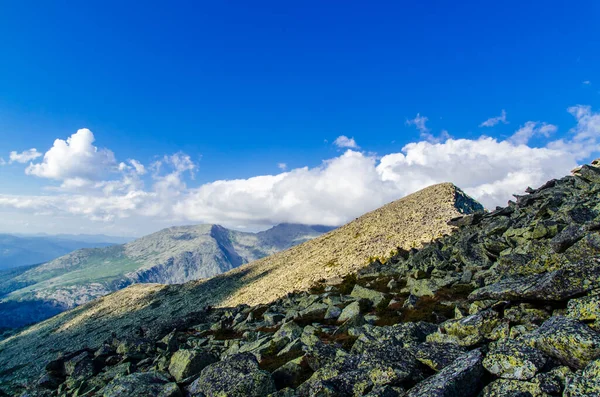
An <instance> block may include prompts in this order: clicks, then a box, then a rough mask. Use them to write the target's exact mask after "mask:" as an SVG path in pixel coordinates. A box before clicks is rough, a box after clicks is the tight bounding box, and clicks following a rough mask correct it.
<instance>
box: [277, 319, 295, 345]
mask: <svg viewBox="0 0 600 397" xmlns="http://www.w3.org/2000/svg"><path fill="white" fill-rule="evenodd" d="M301 335H302V328H300V326H299V325H298V324H296V323H295V322H287V323H285V324H283V325H282V326H281V328H279V329H278V330H277V332H275V334H274V335H273V340H275V341H279V340H285V341H286V342H287V343H289V342H291V341H293V340H295V339H297V338H299V337H300V336H301Z"/></svg>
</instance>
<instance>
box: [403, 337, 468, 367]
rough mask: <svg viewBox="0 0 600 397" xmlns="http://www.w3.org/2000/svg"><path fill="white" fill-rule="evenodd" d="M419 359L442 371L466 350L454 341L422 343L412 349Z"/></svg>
mask: <svg viewBox="0 0 600 397" xmlns="http://www.w3.org/2000/svg"><path fill="white" fill-rule="evenodd" d="M412 352H413V354H414V355H415V357H416V358H417V360H418V361H420V362H421V363H423V364H425V365H427V366H428V367H429V368H431V369H433V370H436V371H440V370H442V369H444V368H446V367H447V366H448V365H450V364H452V363H454V361H456V359H458V358H459V357H460V356H462V355H463V354H465V352H466V350H465V349H464V348H462V347H460V346H458V345H455V344H453V343H429V342H425V343H421V344H420V345H419V346H417V347H416V348H414V349H412Z"/></svg>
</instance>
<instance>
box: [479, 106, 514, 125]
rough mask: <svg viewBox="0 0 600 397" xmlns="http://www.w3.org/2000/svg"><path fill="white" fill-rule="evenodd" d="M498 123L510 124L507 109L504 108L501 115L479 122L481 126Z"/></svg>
mask: <svg viewBox="0 0 600 397" xmlns="http://www.w3.org/2000/svg"><path fill="white" fill-rule="evenodd" d="M498 123H504V124H508V121H506V111H505V110H504V109H502V113H501V114H500V116H497V117H491V118H489V119H487V120H486V121H484V122H483V123H481V124H479V126H480V127H493V126H495V125H496V124H498Z"/></svg>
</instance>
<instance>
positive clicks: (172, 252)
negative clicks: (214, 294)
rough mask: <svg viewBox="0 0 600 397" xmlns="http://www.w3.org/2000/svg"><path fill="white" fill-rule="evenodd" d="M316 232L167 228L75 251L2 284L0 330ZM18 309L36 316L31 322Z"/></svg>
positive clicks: (238, 260) (182, 278)
mask: <svg viewBox="0 0 600 397" xmlns="http://www.w3.org/2000/svg"><path fill="white" fill-rule="evenodd" d="M323 228H324V227H322V226H310V225H298V224H286V225H282V226H281V227H277V228H276V229H274V230H270V229H269V230H267V231H264V232H260V233H247V232H239V231H234V230H229V229H226V228H224V227H222V226H219V225H190V226H173V227H169V228H166V229H163V230H160V231H157V232H155V233H151V234H149V235H147V236H144V237H141V238H139V239H136V240H134V241H131V242H129V243H126V244H122V245H112V246H108V247H103V248H96V249H88V248H86V249H80V250H76V251H74V252H72V253H69V254H67V255H65V256H62V257H60V258H57V259H55V260H52V261H50V262H48V263H44V264H41V265H39V266H36V267H34V268H32V269H30V270H27V271H25V272H23V273H20V274H17V275H16V276H14V277H12V278H11V279H9V280H2V282H1V283H0V291H2V292H3V293H4V297H1V296H0V298H2V300H1V301H0V314H3V316H0V328H2V327H11V326H12V327H15V326H22V325H26V324H27V323H31V322H35V321H39V320H41V319H44V313H43V311H42V310H37V309H36V305H37V306H40V307H52V308H56V310H54V309H53V310H51V311H50V312H49V313H50V314H52V315H54V314H56V312H57V310H58V311H62V310H66V309H69V308H72V307H75V306H78V305H81V304H84V303H86V302H89V301H90V300H93V299H95V298H97V297H99V296H102V295H106V294H108V293H110V292H113V291H116V290H118V289H121V288H124V287H126V286H128V285H130V284H135V283H163V284H177V283H184V282H187V281H191V280H197V279H201V278H207V277H211V276H214V275H217V274H220V273H223V272H225V271H228V270H231V269H233V268H235V267H238V266H240V265H242V264H243V263H247V262H249V261H252V260H256V259H258V258H261V257H264V256H267V255H270V254H272V253H274V252H277V251H279V250H281V249H285V248H287V247H289V246H291V245H293V244H297V243H300V242H302V241H306V240H308V239H310V238H313V237H316V236H318V235H319V234H321V232H320V230H324V229H323ZM325 229H327V227H325ZM284 232H285V235H283V234H284ZM275 235H279V237H277V238H275V237H274V236H275ZM18 302H21V303H23V310H21V311H19V310H18V308H19V306H18V304H17V303H18ZM25 304H27V306H26V305H25ZM32 305H33V306H32ZM25 307H32V309H30V310H32V311H33V312H34V313H35V315H32V317H31V318H30V319H29V318H28V317H27V310H25ZM16 311H19V312H16Z"/></svg>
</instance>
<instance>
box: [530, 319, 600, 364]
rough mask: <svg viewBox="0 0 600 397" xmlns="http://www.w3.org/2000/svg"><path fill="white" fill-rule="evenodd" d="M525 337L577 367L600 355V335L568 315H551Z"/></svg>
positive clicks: (562, 360)
mask: <svg viewBox="0 0 600 397" xmlns="http://www.w3.org/2000/svg"><path fill="white" fill-rule="evenodd" d="M522 340H523V341H524V342H525V343H527V344H528V345H530V346H532V347H535V348H536V349H538V350H540V351H542V352H544V353H545V354H547V355H548V356H551V357H554V358H556V359H558V360H560V361H561V362H562V363H564V364H566V365H569V366H571V367H574V368H583V367H584V366H585V365H587V363H589V362H590V361H591V360H594V359H596V358H598V357H600V334H599V333H597V332H596V331H594V330H592V329H591V328H590V327H588V326H587V325H585V324H582V323H580V322H579V321H577V320H573V319H571V318H567V317H562V316H554V317H551V318H550V319H549V320H547V321H546V322H544V324H542V326H540V327H539V328H538V329H536V330H535V331H533V332H531V333H529V334H527V335H525V336H523V337H522Z"/></svg>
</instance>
